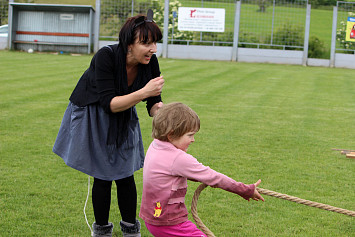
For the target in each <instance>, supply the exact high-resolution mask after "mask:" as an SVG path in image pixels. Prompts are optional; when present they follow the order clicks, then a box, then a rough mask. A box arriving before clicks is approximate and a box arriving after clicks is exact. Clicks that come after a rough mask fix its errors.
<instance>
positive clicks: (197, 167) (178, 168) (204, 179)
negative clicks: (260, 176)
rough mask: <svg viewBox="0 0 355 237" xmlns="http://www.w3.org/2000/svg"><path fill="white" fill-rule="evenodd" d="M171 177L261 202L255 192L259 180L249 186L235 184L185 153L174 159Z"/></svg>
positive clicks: (239, 183) (260, 198)
mask: <svg viewBox="0 0 355 237" xmlns="http://www.w3.org/2000/svg"><path fill="white" fill-rule="evenodd" d="M173 175H178V176H182V177H186V178H187V179H189V180H194V181H198V182H201V183H205V184H207V185H209V186H211V187H214V188H221V189H224V190H226V191H229V192H232V193H235V194H238V195H239V196H241V197H243V198H244V199H246V200H249V199H250V198H252V199H253V200H263V198H262V197H261V195H260V194H259V192H258V191H257V190H256V186H257V185H259V184H260V182H261V180H259V181H258V182H256V183H255V184H249V185H246V184H244V183H241V182H237V181H235V180H233V179H232V178H230V177H228V176H226V175H224V174H221V173H219V172H217V171H215V170H213V169H211V168H210V167H207V166H204V165H203V164H201V163H199V162H198V161H197V160H196V158H194V157H193V156H191V155H189V154H186V153H184V155H180V156H178V157H177V158H176V159H175V162H174V167H173Z"/></svg>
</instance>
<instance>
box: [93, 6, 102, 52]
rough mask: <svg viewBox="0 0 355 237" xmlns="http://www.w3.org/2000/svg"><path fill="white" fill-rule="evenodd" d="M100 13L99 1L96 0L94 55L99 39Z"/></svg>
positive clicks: (97, 48)
mask: <svg viewBox="0 0 355 237" xmlns="http://www.w3.org/2000/svg"><path fill="white" fill-rule="evenodd" d="M100 12H101V0H96V3H95V20H94V53H96V52H97V51H98V50H99V47H100V46H99V38H100Z"/></svg>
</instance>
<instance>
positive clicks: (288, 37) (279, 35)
mask: <svg viewBox="0 0 355 237" xmlns="http://www.w3.org/2000/svg"><path fill="white" fill-rule="evenodd" d="M303 32H304V29H303V27H302V26H300V25H295V24H293V23H291V22H286V23H284V24H283V25H281V26H280V27H279V28H278V29H276V31H275V33H274V35H273V42H272V45H285V46H303V44H304V36H303ZM268 42H270V43H271V36H270V38H269V40H268ZM285 49H295V48H293V47H286V48H285Z"/></svg>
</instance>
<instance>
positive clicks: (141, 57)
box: [127, 37, 157, 64]
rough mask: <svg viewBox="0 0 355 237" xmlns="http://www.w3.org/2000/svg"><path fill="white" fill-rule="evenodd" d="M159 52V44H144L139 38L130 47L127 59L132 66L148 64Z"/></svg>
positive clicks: (149, 42)
mask: <svg viewBox="0 0 355 237" xmlns="http://www.w3.org/2000/svg"><path fill="white" fill-rule="evenodd" d="M156 52H157V43H156V42H151V41H148V42H147V43H143V42H141V41H139V37H137V39H136V40H135V41H134V43H133V44H131V45H129V46H128V54H127V57H128V59H129V60H130V62H131V63H132V64H138V63H141V64H148V63H149V61H150V59H151V58H152V55H153V54H154V53H156Z"/></svg>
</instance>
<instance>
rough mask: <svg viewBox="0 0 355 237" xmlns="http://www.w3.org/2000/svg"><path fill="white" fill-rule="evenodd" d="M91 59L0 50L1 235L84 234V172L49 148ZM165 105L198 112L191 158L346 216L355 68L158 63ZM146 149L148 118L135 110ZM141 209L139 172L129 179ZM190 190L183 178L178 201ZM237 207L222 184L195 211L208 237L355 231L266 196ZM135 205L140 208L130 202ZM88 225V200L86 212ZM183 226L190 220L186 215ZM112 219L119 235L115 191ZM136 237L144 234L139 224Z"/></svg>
mask: <svg viewBox="0 0 355 237" xmlns="http://www.w3.org/2000/svg"><path fill="white" fill-rule="evenodd" d="M90 60H91V56H90V55H83V56H79V57H74V56H69V55H52V54H27V53H23V52H9V51H0V62H1V63H0V71H1V77H0V83H1V87H0V94H1V100H0V108H1V114H0V173H1V179H0V208H1V212H0V218H1V220H3V223H2V225H1V227H0V233H1V235H3V236H59V235H61V236H88V235H89V234H90V233H89V229H88V227H87V226H86V223H85V219H84V215H83V206H84V201H85V198H86V193H87V176H86V175H84V174H82V173H80V172H78V171H75V170H73V169H71V168H69V167H67V166H66V165H65V164H64V162H63V161H62V160H61V158H59V157H57V156H56V155H54V154H53V153H52V152H51V149H52V145H53V143H54V140H55V138H56V135H57V132H58V129H59V126H60V122H61V119H62V116H63V113H64V110H65V108H66V106H67V103H68V97H69V95H70V93H71V91H72V89H73V88H74V86H75V85H76V83H77V80H78V78H79V77H80V76H81V74H82V72H83V71H84V70H85V69H86V68H87V66H88V65H89V62H90ZM159 61H160V66H161V71H162V74H163V75H164V77H165V79H166V83H165V86H164V91H163V98H164V102H165V103H169V102H173V101H180V102H183V103H186V104H188V105H189V106H191V107H192V108H193V109H194V110H195V111H196V112H197V113H198V114H199V116H200V119H201V130H200V132H199V133H197V135H196V142H195V144H192V145H191V146H190V149H189V153H191V154H192V155H194V156H195V157H196V158H198V159H199V160H200V161H201V162H202V163H204V164H205V165H208V166H210V167H211V168H213V169H215V170H217V171H220V172H222V173H224V174H226V175H228V176H230V177H233V178H235V179H236V180H238V181H242V182H244V183H254V182H256V181H257V179H259V178H261V179H262V183H261V185H260V187H262V188H266V189H270V190H273V191H277V192H281V193H286V194H289V195H292V196H297V197H300V198H304V199H308V200H312V201H316V202H321V203H325V204H329V205H332V206H336V207H340V208H345V209H349V210H355V205H354V201H353V200H354V198H355V192H354V190H355V189H354V188H355V185H354V180H353V178H354V171H355V169H354V165H355V164H354V162H355V160H354V159H348V158H346V157H345V156H343V155H341V154H340V152H336V151H332V150H331V148H347V149H354V146H355V145H354V142H353V141H354V133H353V130H354V123H353V118H354V116H355V110H354V107H355V102H354V101H355V95H354V89H355V88H354V87H355V84H354V83H353V80H354V77H353V75H354V70H350V69H340V68H337V69H334V68H320V67H319V68H317V67H302V66H290V65H272V64H248V63H234V62H211V61H192V60H173V59H159ZM137 109H138V113H139V115H140V122H141V127H142V136H143V140H144V146H145V148H147V147H148V145H149V143H150V141H151V140H152V139H151V137H150V131H151V118H149V117H148V116H147V113H146V111H145V105H144V104H143V103H140V104H138V105H137ZM136 182H137V189H138V194H139V196H138V203H139V202H140V194H141V188H142V172H141V171H139V172H137V173H136ZM197 186H198V183H193V182H189V189H188V194H187V197H186V204H187V206H188V208H190V203H191V198H192V195H193V192H194V190H195V188H196V187H197ZM264 198H265V199H266V202H265V203H262V202H246V201H244V200H243V199H242V198H239V197H238V196H235V195H233V194H230V193H228V192H225V191H223V190H219V189H212V188H208V189H207V190H204V191H203V192H202V194H201V196H200V200H199V203H198V212H199V216H200V218H201V219H202V220H203V221H204V223H205V224H206V225H207V226H208V227H209V228H210V229H211V230H212V231H213V232H214V233H215V235H216V236H227V237H230V236H237V235H238V236H353V234H354V233H355V228H354V219H353V218H352V217H349V216H345V215H342V214H338V213H333V212H329V211H324V210H320V209H317V208H312V207H307V206H304V205H300V204H296V203H292V202H288V201H284V200H281V199H277V198H273V197H267V196H264ZM138 208H139V207H138ZM87 215H88V219H89V222H90V224H91V223H92V222H93V221H94V218H93V212H92V206H91V204H89V205H88V207H87ZM190 219H191V220H192V218H191V216H190ZM110 220H111V221H112V222H114V224H115V231H114V236H121V234H120V233H119V224H118V222H119V220H120V216H119V211H118V208H117V205H116V198H115V191H114V189H113V194H112V206H111V216H110ZM142 236H149V234H148V232H147V230H146V228H145V227H144V225H143V228H142Z"/></svg>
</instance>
